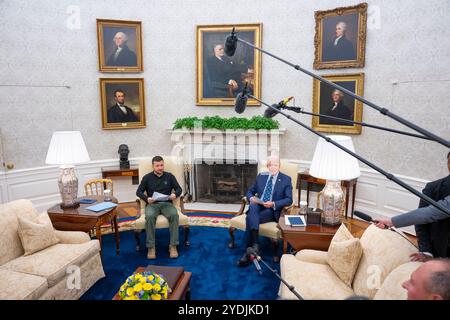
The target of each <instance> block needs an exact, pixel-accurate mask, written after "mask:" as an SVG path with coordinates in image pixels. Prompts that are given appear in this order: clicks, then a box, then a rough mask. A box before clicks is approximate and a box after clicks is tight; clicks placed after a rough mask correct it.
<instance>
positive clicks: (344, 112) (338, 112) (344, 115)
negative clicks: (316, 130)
mask: <svg viewBox="0 0 450 320" xmlns="http://www.w3.org/2000/svg"><path fill="white" fill-rule="evenodd" d="M333 106H334V104H333V105H331V106H329V107H328V108H324V109H325V110H320V111H321V112H320V113H321V114H324V115H327V116H332V117H337V118H341V119H346V120H353V112H352V111H351V110H350V109H349V108H348V107H347V106H346V105H345V104H344V101H343V100H341V101H340V102H339V103H338V104H337V107H336V108H335V109H334V110H333V111H331V109H332V108H333ZM319 124H331V125H340V126H352V125H353V124H349V123H345V122H342V121H339V120H333V119H327V118H324V117H321V118H320V119H319Z"/></svg>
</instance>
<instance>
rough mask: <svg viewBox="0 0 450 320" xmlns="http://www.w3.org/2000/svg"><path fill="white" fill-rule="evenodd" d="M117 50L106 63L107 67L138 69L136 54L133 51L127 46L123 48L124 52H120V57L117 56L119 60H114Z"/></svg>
mask: <svg viewBox="0 0 450 320" xmlns="http://www.w3.org/2000/svg"><path fill="white" fill-rule="evenodd" d="M116 50H117V48H116ZM116 50H114V52H113V54H112V55H111V56H110V57H109V59H108V61H107V62H106V65H107V66H109V67H111V66H114V67H115V66H117V67H137V58H136V54H135V53H134V52H133V51H131V50H130V49H129V48H128V47H127V46H126V45H124V46H123V47H122V51H120V53H119V55H118V56H117V59H114V55H115V53H116Z"/></svg>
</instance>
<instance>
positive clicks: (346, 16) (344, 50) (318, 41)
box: [313, 2, 367, 69]
mask: <svg viewBox="0 0 450 320" xmlns="http://www.w3.org/2000/svg"><path fill="white" fill-rule="evenodd" d="M314 15H315V20H316V33H315V37H314V48H315V54H314V64H313V67H314V69H339V68H362V67H364V63H365V54H366V28H367V3H365V2H364V3H360V4H358V5H356V6H352V7H340V8H336V9H332V10H326V11H316V12H315V14H314Z"/></svg>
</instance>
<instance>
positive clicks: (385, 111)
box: [231, 28, 450, 148]
mask: <svg viewBox="0 0 450 320" xmlns="http://www.w3.org/2000/svg"><path fill="white" fill-rule="evenodd" d="M231 37H232V38H233V39H234V40H235V41H239V42H242V43H244V44H246V45H248V46H250V47H252V48H254V49H256V50H258V51H261V52H263V53H265V54H267V55H269V56H271V57H272V58H275V59H277V60H279V61H281V62H284V63H285V64H287V65H289V66H291V67H293V68H294V69H295V70H298V71H301V72H303V73H306V74H307V75H309V76H311V77H313V78H314V79H317V80H319V81H321V82H324V83H326V84H328V85H329V86H331V87H333V88H335V89H338V90H340V91H342V92H344V93H346V94H348V95H349V96H351V97H353V98H355V99H356V100H359V101H361V102H362V103H364V104H366V105H368V106H369V107H372V108H373V109H375V110H377V111H379V112H380V113H381V114H383V115H385V116H388V117H389V118H391V119H394V120H395V121H397V122H400V123H401V124H403V125H405V126H407V127H408V128H410V129H413V130H414V131H417V132H419V133H421V134H422V135H424V136H426V137H428V138H430V139H431V140H433V141H436V142H438V143H440V144H442V145H444V146H446V147H448V148H450V141H448V140H444V139H443V138H441V137H439V136H437V135H435V134H434V133H431V132H430V131H428V130H426V129H423V128H421V127H419V126H417V125H416V124H414V123H412V122H410V121H408V120H406V119H404V118H402V117H400V116H398V115H396V114H394V113H392V112H390V111H389V110H388V109H386V108H382V107H379V106H378V105H376V104H375V103H373V102H370V101H369V100H366V99H364V98H363V97H360V96H358V95H357V94H355V93H353V92H351V91H350V90H347V89H346V88H343V87H341V86H340V85H337V84H335V83H333V82H331V81H329V80H327V79H325V78H322V77H321V76H319V75H316V74H314V73H312V72H311V71H308V70H306V69H304V68H302V67H300V66H299V65H296V64H293V63H291V62H289V61H287V60H284V59H282V58H280V57H277V56H276V55H274V54H272V53H270V52H268V51H266V50H264V49H261V48H259V47H257V46H255V45H254V44H252V43H250V42H247V41H245V40H243V39H240V38H239V37H237V36H236V32H235V31H234V28H233V31H232V34H231ZM232 53H234V51H233V52H232Z"/></svg>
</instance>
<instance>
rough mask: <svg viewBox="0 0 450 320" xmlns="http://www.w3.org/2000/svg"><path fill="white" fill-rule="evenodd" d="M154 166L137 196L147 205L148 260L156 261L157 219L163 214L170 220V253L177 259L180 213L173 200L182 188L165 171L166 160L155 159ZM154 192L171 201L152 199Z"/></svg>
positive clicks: (144, 179)
mask: <svg viewBox="0 0 450 320" xmlns="http://www.w3.org/2000/svg"><path fill="white" fill-rule="evenodd" d="M152 166H153V171H152V172H150V173H148V174H146V175H145V176H144V177H143V178H142V181H141V184H140V185H139V187H138V189H137V191H136V195H137V196H138V197H139V198H141V199H142V200H144V201H145V202H146V203H147V205H146V207H145V230H146V232H147V241H146V245H147V248H148V253H147V258H148V259H156V250H155V225H156V218H157V217H158V215H159V214H162V215H163V216H164V217H166V218H167V220H169V231H170V245H169V253H170V257H171V258H177V257H178V251H177V245H178V212H177V209H176V208H175V207H174V205H173V204H172V200H175V199H176V198H177V197H179V196H180V195H181V187H180V185H179V184H178V182H177V179H176V178H175V176H174V175H173V174H171V173H169V172H165V171H164V159H163V158H162V157H160V156H156V157H153V159H152ZM153 192H159V193H162V194H165V195H169V200H166V201H156V200H155V199H153V198H152V196H153Z"/></svg>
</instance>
